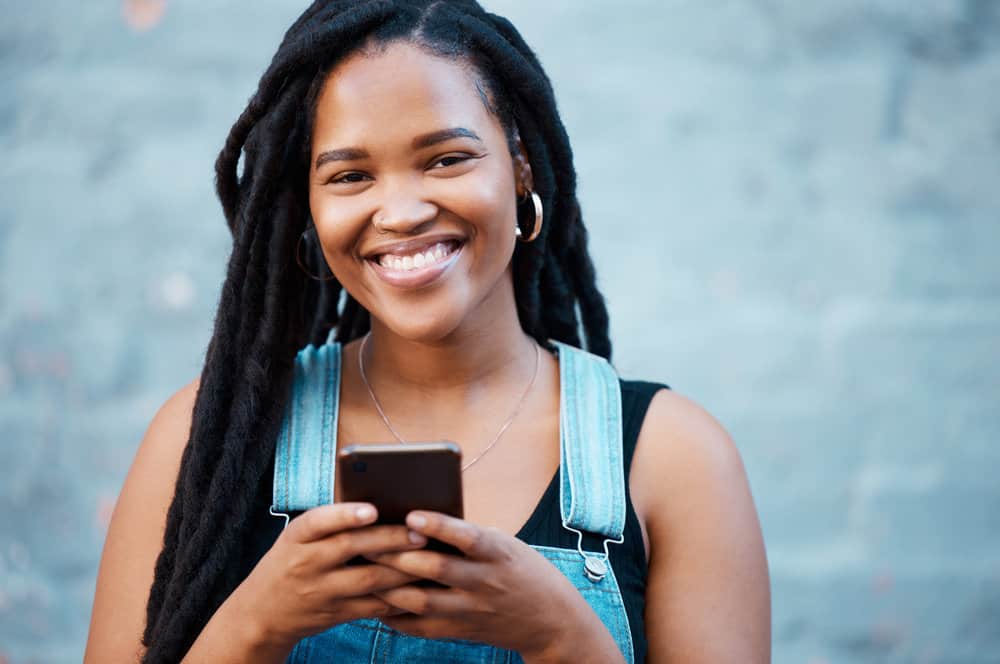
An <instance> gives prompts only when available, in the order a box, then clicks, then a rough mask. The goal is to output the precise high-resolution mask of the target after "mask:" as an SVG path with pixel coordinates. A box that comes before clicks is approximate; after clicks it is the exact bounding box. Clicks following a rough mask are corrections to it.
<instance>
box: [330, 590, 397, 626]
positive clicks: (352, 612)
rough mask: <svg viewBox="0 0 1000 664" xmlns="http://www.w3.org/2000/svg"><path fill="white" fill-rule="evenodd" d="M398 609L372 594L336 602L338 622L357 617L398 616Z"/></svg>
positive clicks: (356, 618)
mask: <svg viewBox="0 0 1000 664" xmlns="http://www.w3.org/2000/svg"><path fill="white" fill-rule="evenodd" d="M398 615H401V614H400V609H397V608H396V607H394V606H392V605H391V604H387V603H386V602H385V601H384V600H381V599H379V598H378V597H375V596H373V595H368V596H365V597H355V598H351V599H346V600H344V601H343V602H339V603H338V604H337V620H338V622H348V621H351V620H358V619H359V618H381V617H389V616H398Z"/></svg>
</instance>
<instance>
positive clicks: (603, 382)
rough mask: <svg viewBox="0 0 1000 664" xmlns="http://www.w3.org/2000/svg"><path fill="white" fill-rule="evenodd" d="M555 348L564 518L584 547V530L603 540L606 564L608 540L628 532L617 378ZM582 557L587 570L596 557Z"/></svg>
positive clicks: (569, 349) (571, 350) (597, 360)
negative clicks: (592, 559) (626, 526)
mask: <svg viewBox="0 0 1000 664" xmlns="http://www.w3.org/2000/svg"><path fill="white" fill-rule="evenodd" d="M553 343H554V344H555V346H556V347H557V349H558V351H559V449H560V463H561V465H560V473H559V474H560V485H559V500H560V505H559V508H560V514H561V516H562V522H563V526H564V527H566V528H567V529H569V530H572V531H574V532H576V533H577V535H578V536H580V538H581V542H582V534H581V532H580V531H586V532H589V533H594V534H598V535H601V536H603V537H604V538H605V543H604V549H605V556H604V559H605V560H606V558H607V543H608V541H613V542H619V543H620V542H622V541H623V534H624V531H625V472H624V459H623V450H622V403H621V388H620V385H619V382H618V374H617V373H616V372H615V370H614V368H613V367H612V366H611V364H610V363H608V361H607V360H605V359H604V358H602V357H599V356H597V355H594V354H592V353H588V352H586V351H584V350H581V349H579V348H576V347H575V346H570V345H568V344H564V343H561V342H558V341H553ZM580 553H581V555H584V557H585V558H586V559H587V562H588V570H589V569H590V568H591V564H590V563H591V558H593V555H592V554H590V553H585V552H584V551H583V550H582V549H581V551H580ZM595 566H596V565H595ZM598 567H599V566H598ZM588 575H589V574H588ZM592 580H593V579H592Z"/></svg>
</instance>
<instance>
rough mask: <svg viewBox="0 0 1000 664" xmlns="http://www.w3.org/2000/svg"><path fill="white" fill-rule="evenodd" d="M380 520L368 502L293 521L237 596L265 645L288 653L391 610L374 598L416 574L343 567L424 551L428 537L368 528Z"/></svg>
mask: <svg viewBox="0 0 1000 664" xmlns="http://www.w3.org/2000/svg"><path fill="white" fill-rule="evenodd" d="M376 516H377V515H376V512H375V508H374V507H373V506H372V505H369V504H367V503H337V504H329V505H321V506H319V507H316V508H313V509H310V510H308V511H306V512H304V513H302V514H301V515H299V516H298V517H296V518H295V519H293V520H292V521H291V522H290V523H289V524H288V526H287V527H286V528H285V529H284V530H283V531H282V533H281V535H279V536H278V539H277V540H276V541H275V543H274V545H273V546H272V547H271V549H270V550H269V551H268V552H267V553H266V554H264V556H263V557H262V558H261V559H260V562H258V563H257V566H256V567H254V569H253V571H252V572H251V573H250V574H249V575H248V576H247V578H246V579H245V580H244V581H243V583H242V584H240V586H239V587H237V589H236V591H234V593H233V595H234V596H235V595H237V594H238V598H234V599H238V602H239V606H240V607H241V609H242V615H244V616H246V617H248V618H249V619H250V620H251V621H253V623H254V624H255V625H256V626H257V627H256V629H255V630H254V633H255V634H259V635H260V638H261V639H262V640H263V641H264V642H266V643H267V644H271V645H274V644H277V645H285V646H288V647H289V648H291V647H292V646H294V644H295V643H297V642H298V641H299V640H301V639H303V638H305V637H306V636H309V635H311V634H316V633H318V632H321V631H323V630H325V629H328V628H329V627H332V626H333V625H336V624H339V623H342V622H348V621H350V620H356V619H358V618H365V617H374V616H385V615H389V614H391V613H393V607H391V606H390V605H389V604H387V603H386V602H384V601H383V600H381V599H379V598H378V597H377V596H375V595H374V594H373V593H378V592H382V591H386V590H389V589H391V588H396V587H399V586H401V585H403V584H407V583H410V582H412V581H413V580H414V579H415V577H413V576H411V575H409V574H407V573H405V572H402V571H399V570H395V569H391V568H388V567H383V566H381V565H354V566H349V567H345V566H344V563H345V562H346V561H348V560H350V559H351V558H354V557H355V556H358V555H372V554H378V553H385V552H390V551H406V550H411V549H415V548H419V547H422V546H423V545H424V544H426V543H427V539H426V538H425V537H424V536H422V535H420V534H418V533H412V532H408V531H407V528H406V527H405V526H386V525H379V526H372V525H370V524H372V523H373V522H374V521H375V519H376Z"/></svg>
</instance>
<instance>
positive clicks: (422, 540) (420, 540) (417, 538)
mask: <svg viewBox="0 0 1000 664" xmlns="http://www.w3.org/2000/svg"><path fill="white" fill-rule="evenodd" d="M406 535H407V537H409V538H410V542H412V543H413V544H427V538H426V537H424V536H423V535H421V534H420V533H415V532H413V531H412V530H411V531H409V532H408V533H407V534H406Z"/></svg>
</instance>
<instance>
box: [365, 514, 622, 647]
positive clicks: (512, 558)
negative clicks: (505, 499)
mask: <svg viewBox="0 0 1000 664" xmlns="http://www.w3.org/2000/svg"><path fill="white" fill-rule="evenodd" d="M406 525H407V526H409V528H410V529H411V530H414V531H416V532H418V533H420V534H422V535H425V536H427V537H431V538H434V539H437V540H440V541H442V542H445V543H447V544H451V545H453V546H455V547H457V548H458V549H459V550H461V551H462V552H463V553H464V554H465V557H461V556H454V555H448V554H443V553H438V552H434V551H427V550H417V551H406V552H400V553H386V554H381V555H378V556H370V559H371V560H372V561H373V562H376V563H378V564H380V565H386V566H388V567H393V568H395V569H397V570H399V571H401V572H404V573H406V574H411V575H413V576H418V577H422V578H426V579H432V580H434V581H437V582H438V583H441V584H443V585H444V586H447V587H446V588H424V587H419V586H414V585H406V586H401V587H398V588H394V589H392V590H387V591H384V592H380V593H377V596H378V597H380V598H381V599H382V600H383V601H385V602H386V603H388V604H391V605H393V606H395V607H397V608H398V609H399V610H400V611H405V612H407V613H403V614H401V615H396V616H393V617H389V618H384V619H383V620H382V621H383V622H384V623H385V624H387V625H389V626H390V627H392V628H393V629H396V630H399V631H401V632H406V633H409V634H413V635H415V636H421V637H424V638H430V639H438V638H454V639H468V640H472V641H481V642H484V643H490V644H493V645H495V646H498V647H501V648H507V649H510V650H515V651H517V652H519V653H520V654H521V657H522V658H524V660H525V661H526V662H550V661H574V662H587V661H594V662H614V661H621V653H620V652H619V650H618V646H617V644H616V643H615V641H614V639H613V638H612V636H611V634H610V632H608V630H607V628H606V627H605V626H604V623H602V622H601V620H600V618H598V617H597V614H596V613H594V611H593V610H592V609H591V608H590V605H588V604H587V602H586V600H585V599H584V598H583V596H582V595H581V594H580V593H579V592H578V591H577V589H576V588H575V587H573V584H572V583H571V582H570V581H569V579H567V578H566V577H565V576H564V575H563V574H562V573H561V572H560V571H559V570H558V569H557V568H556V567H555V565H553V564H552V563H550V562H549V561H548V560H546V559H545V557H544V556H543V555H542V554H540V553H538V552H537V551H535V550H534V549H532V548H531V547H530V546H528V545H527V544H525V543H524V542H522V541H521V540H519V539H517V538H515V537H512V536H510V535H508V534H506V533H504V532H501V531H500V530H498V529H496V528H484V527H480V526H477V525H475V524H472V523H469V522H468V521H464V520H462V519H456V518H454V517H450V516H447V515H444V514H440V513H438V512H424V511H420V512H411V513H410V514H409V515H408V516H407V519H406Z"/></svg>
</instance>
